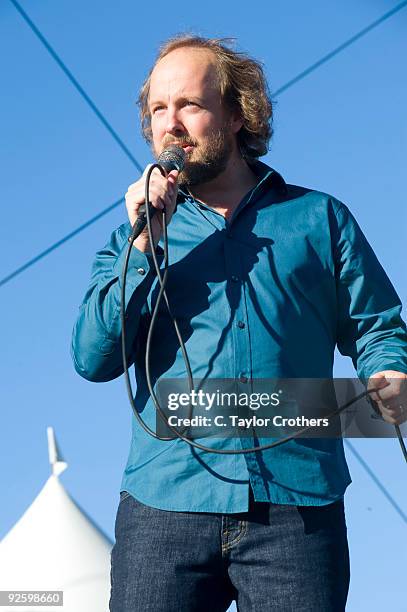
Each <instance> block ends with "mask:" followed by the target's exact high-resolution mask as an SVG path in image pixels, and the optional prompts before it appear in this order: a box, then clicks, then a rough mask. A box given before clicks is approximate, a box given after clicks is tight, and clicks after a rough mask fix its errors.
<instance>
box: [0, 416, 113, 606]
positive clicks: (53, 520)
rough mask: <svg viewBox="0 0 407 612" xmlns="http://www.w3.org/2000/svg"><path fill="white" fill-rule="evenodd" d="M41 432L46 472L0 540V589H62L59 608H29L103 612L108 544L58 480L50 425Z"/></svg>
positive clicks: (107, 593)
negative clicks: (45, 436)
mask: <svg viewBox="0 0 407 612" xmlns="http://www.w3.org/2000/svg"><path fill="white" fill-rule="evenodd" d="M47 433H48V449H49V457H50V463H51V466H52V474H51V476H50V478H49V479H48V480H47V482H46V483H45V485H44V487H43V489H42V490H41V492H40V493H39V494H38V496H37V497H36V498H35V499H34V501H33V502H32V504H31V506H30V507H29V508H28V509H27V510H26V512H25V513H24V514H23V516H22V517H21V518H20V520H19V521H18V522H17V523H16V524H15V525H14V527H12V529H11V530H10V531H9V533H8V534H7V535H6V536H5V537H4V538H3V540H2V541H1V542H0V590H3V591H12V590H21V591H30V590H33V591H41V590H46V591H50V590H52V591H63V607H54V606H52V607H49V606H46V607H45V606H41V605H38V606H34V607H32V606H30V607H27V611H28V610H30V612H34V611H38V610H43V611H44V612H47V611H48V612H50V611H51V610H53V611H55V612H57V611H58V610H60V611H62V610H63V611H64V612H108V610H109V596H110V551H111V548H112V542H111V541H110V540H109V539H108V538H107V537H106V536H105V534H103V533H102V531H101V530H100V529H99V528H98V527H97V526H96V525H95V524H94V523H93V522H92V520H91V519H90V517H88V516H87V515H86V514H85V513H84V511H83V510H82V509H81V508H80V507H79V506H78V505H77V504H76V503H75V501H74V500H73V499H72V498H71V497H70V496H69V495H68V493H67V492H66V491H65V489H64V487H63V486H62V485H61V483H60V482H59V479H58V475H59V474H60V473H61V472H62V471H63V470H65V469H66V467H67V464H66V463H65V462H64V461H63V460H62V457H61V455H60V453H59V450H58V447H57V444H56V441H55V436H54V432H53V429H52V428H51V427H48V430H47ZM13 609H14V608H13ZM18 609H19V610H22V609H23V608H22V607H19V608H18Z"/></svg>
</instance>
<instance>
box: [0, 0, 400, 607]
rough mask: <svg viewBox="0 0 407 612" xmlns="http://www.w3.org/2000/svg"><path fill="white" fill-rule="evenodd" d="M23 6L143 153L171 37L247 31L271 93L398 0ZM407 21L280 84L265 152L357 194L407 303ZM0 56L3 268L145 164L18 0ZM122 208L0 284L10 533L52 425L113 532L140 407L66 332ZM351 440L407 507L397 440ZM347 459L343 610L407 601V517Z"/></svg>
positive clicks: (2, 511)
mask: <svg viewBox="0 0 407 612" xmlns="http://www.w3.org/2000/svg"><path fill="white" fill-rule="evenodd" d="M21 4H22V6H23V7H24V8H25V9H26V10H27V11H28V13H29V14H30V16H31V17H32V19H33V20H34V21H35V22H36V24H37V26H38V27H39V28H40V29H41V31H42V32H43V34H44V35H46V37H47V38H48V40H49V41H50V43H51V44H52V45H53V46H54V47H55V49H56V50H57V52H58V53H59V54H60V55H61V57H62V58H63V59H64V61H65V62H66V64H67V65H68V66H69V68H70V69H71V70H72V72H73V73H74V75H75V76H76V78H77V79H78V81H79V82H80V83H81V85H82V86H83V87H84V88H85V89H86V91H87V93H88V94H89V95H90V96H91V97H92V98H93V100H94V101H95V102H96V103H97V105H98V107H99V108H100V109H101V111H102V112H103V113H104V114H105V116H106V117H107V118H108V120H109V121H110V122H111V124H112V125H113V127H114V128H115V129H116V130H117V132H118V133H119V134H120V136H121V137H122V139H123V140H124V141H125V142H126V144H127V146H128V147H129V148H130V149H131V151H132V152H133V154H134V155H135V157H136V158H137V159H138V161H139V162H140V164H141V165H142V166H144V165H145V164H146V163H147V162H149V161H150V152H149V149H148V147H147V146H146V144H145V143H144V142H143V141H142V139H141V137H140V132H139V125H138V115H137V109H136V106H135V99H136V96H137V91H138V88H139V86H140V84H141V81H142V79H143V78H144V77H145V75H146V72H147V70H148V68H149V66H150V64H151V62H152V60H153V57H154V55H155V52H156V49H157V46H158V45H159V43H160V42H162V41H163V40H164V39H166V38H167V37H168V36H170V35H173V34H175V33H177V32H179V31H186V30H189V31H190V30H192V31H194V32H196V33H200V34H202V35H204V36H233V37H236V38H237V40H238V48H240V49H243V50H246V51H248V52H249V53H250V54H252V55H254V56H255V57H257V58H259V59H260V60H262V61H263V62H264V64H265V67H266V72H267V75H268V78H269V82H270V86H271V89H272V91H273V90H274V91H276V90H277V89H278V88H279V87H280V86H281V85H283V84H284V83H285V82H286V81H288V80H289V79H291V78H292V77H293V76H295V75H296V74H297V73H298V72H300V71H301V70H303V69H305V68H307V67H308V66H309V65H310V64H312V63H313V62H315V61H317V60H318V59H319V58H320V57H321V56H323V55H324V54H326V53H328V52H329V51H331V50H332V49H333V48H335V47H336V46H337V45H339V44H340V43H342V42H343V41H344V40H346V39H347V38H349V37H350V36H352V35H353V34H355V33H356V32H358V31H359V30H360V29H362V28H363V27H365V26H366V25H368V24H369V23H370V22H372V21H374V20H375V19H377V18H378V17H380V16H381V15H382V14H384V13H385V12H386V11H388V10H389V9H391V8H392V7H393V6H395V5H396V2H395V3H393V2H389V1H384V0H359V1H358V2H354V1H351V0H340V1H339V0H324V1H322V0H313V1H312V2H302V1H300V0H284V1H283V0H277V1H274V2H270V1H268V2H266V1H265V0H259V1H258V2H257V3H255V4H251V5H247V4H241V5H238V4H237V3H235V2H229V1H226V2H219V1H216V2H215V1H214V0H206V2H204V3H198V2H196V3H193V2H188V3H182V2H177V3H175V4H173V5H170V4H169V3H166V2H163V1H162V0H157V1H156V2H155V3H154V4H152V3H147V2H145V3H139V2H137V3H136V2H132V1H130V0H119V1H117V2H114V3H111V2H100V0H98V1H96V0H86V2H68V0H58V2H55V0H54V1H50V0H48V1H46V0H36V1H34V0H31V1H28V0H21ZM406 25H407V8H405V9H403V10H402V11H400V12H398V13H397V14H396V15H394V16H393V17H392V18H390V19H389V20H387V21H385V22H384V23H383V24H382V25H381V26H379V27H378V28H377V29H375V30H374V31H372V32H370V33H369V34H368V35H367V36H366V37H364V38H362V39H361V40H359V41H358V42H356V43H355V44H354V45H353V46H351V47H350V48H348V49H346V50H345V51H343V52H342V53H340V54H339V55H338V56H336V57H335V58H334V59H333V60H331V61H330V62H329V63H327V64H325V65H324V66H322V67H320V68H319V69H318V70H316V71H315V72H314V73H312V74H311V75H310V76H308V77H307V78H306V79H304V80H303V81H301V82H300V83H298V84H296V85H295V86H293V87H292V88H290V89H289V90H287V91H286V92H285V93H283V94H282V95H281V96H280V97H279V98H278V103H277V105H276V114H275V137H274V141H273V144H272V147H271V150H270V153H269V154H268V155H267V157H265V158H263V159H264V161H266V162H267V163H269V164H270V165H272V166H273V167H275V168H276V169H278V170H279V171H280V172H281V173H282V174H283V175H284V177H285V178H286V180H287V181H289V182H292V183H297V184H302V185H306V186H308V187H313V188H316V189H320V190H323V191H328V192H330V193H332V194H334V195H336V196H337V197H338V198H339V199H341V200H343V201H344V202H345V203H346V204H347V205H348V206H349V207H350V209H351V210H352V212H353V213H354V215H355V216H356V218H357V219H358V221H359V223H360V224H361V226H362V228H363V230H364V232H365V234H366V235H367V237H368V239H369V241H370V242H371V244H372V246H373V247H374V249H375V251H376V253H377V255H378V257H379V259H380V260H381V262H382V264H383V266H384V267H385V269H386V271H387V273H388V274H389V276H390V278H391V280H392V281H393V283H394V285H395V287H396V289H397V291H398V293H399V295H400V297H401V299H402V301H403V302H404V303H405V302H406V298H407V279H406V271H405V270H406V264H405V261H406V259H405V245H406V228H407V223H406V221H407V213H406V206H405V200H406V197H405V195H406V194H405V191H406V190H405V181H406V176H405V169H406V148H407V146H406V144H407V122H406V114H405V109H406V108H407V87H406V81H405V78H404V77H403V76H402V75H403V70H404V69H403V65H404V64H405V57H406V56H407V39H406V36H405V32H406ZM0 65H1V74H2V96H1V101H0V117H1V124H2V125H1V133H2V139H1V148H0V156H1V159H0V167H1V170H2V173H1V174H2V180H1V183H0V194H1V202H2V206H1V211H2V212H1V214H2V223H1V225H0V240H1V245H2V252H3V257H2V266H1V277H3V276H6V275H7V274H8V273H11V272H12V271H13V270H14V269H15V268H17V267H18V266H20V265H22V264H23V263H24V262H25V261H27V260H28V259H30V258H32V257H34V256H35V255H37V254H38V253H39V252H40V251H42V250H43V249H44V248H46V247H48V246H49V245H50V244H52V243H53V242H54V241H56V240H58V239H59V238H61V237H63V236H64V235H65V234H67V233H68V232H70V231H71V230H73V229H74V228H76V227H77V226H78V225H80V224H81V223H84V222H85V221H87V220H88V219H89V218H90V217H92V216H93V215H95V214H97V213H98V212H99V211H100V210H102V209H103V208H105V207H106V206H108V205H109V204H111V203H113V202H114V201H115V200H116V199H118V198H119V197H121V196H122V195H123V194H124V193H125V191H126V190H127V186H128V185H129V184H130V183H132V182H134V181H135V180H137V178H138V172H137V170H136V169H135V168H134V166H133V165H132V164H131V163H130V161H129V160H128V159H127V158H126V157H125V155H124V154H123V152H122V151H121V150H120V149H119V147H118V146H117V144H116V143H115V142H114V141H113V139H112V138H111V136H110V135H109V134H108V133H107V131H106V130H105V129H104V128H103V126H102V125H101V124H100V122H99V121H98V119H97V118H96V117H95V115H94V114H93V113H92V112H91V110H90V109H89V108H88V107H87V106H86V104H85V103H84V101H83V100H82V98H81V97H80V96H79V95H78V93H77V91H75V90H74V88H73V87H72V85H71V84H70V83H69V82H68V80H67V78H66V76H65V75H64V74H63V73H62V72H61V70H60V68H59V67H58V66H57V65H56V63H55V62H54V61H53V60H52V59H51V57H50V56H49V54H48V53H47V52H46V50H45V49H44V47H43V46H42V45H41V44H40V43H39V41H38V40H37V39H36V38H35V36H34V35H33V33H32V32H31V31H30V30H29V28H28V27H27V25H26V24H25V23H24V22H23V20H22V18H21V16H20V15H19V14H18V13H17V11H16V10H15V8H14V7H13V5H12V4H11V3H10V2H9V0H4V1H3V2H2V3H1V5H0ZM125 220H126V215H125V210H124V208H123V209H121V208H119V209H116V210H115V211H114V212H112V213H110V214H109V215H107V216H106V217H104V218H103V219H101V220H100V221H99V222H97V223H96V224H94V225H93V226H92V227H90V228H88V229H87V230H86V231H84V232H83V233H82V234H80V235H79V236H77V237H75V238H74V239H72V240H71V241H69V242H68V243H66V244H65V245H63V246H62V247H61V248H59V249H58V250H56V251H55V252H54V253H52V254H51V255H49V256H48V257H46V258H45V259H43V260H42V261H40V262H39V263H38V264H36V265H35V266H33V267H32V268H30V269H28V270H26V271H25V272H24V273H22V274H21V275H19V276H18V277H16V278H15V279H13V280H12V281H10V282H9V283H8V284H6V285H4V286H3V287H1V288H0V296H1V300H0V308H1V315H0V316H1V322H2V338H3V341H2V346H3V351H2V368H1V374H2V383H1V390H0V402H1V407H2V421H1V428H0V446H1V449H2V457H3V459H2V462H1V468H0V469H1V488H2V491H3V503H2V505H1V507H0V538H1V537H3V536H4V535H5V534H6V533H7V531H8V530H9V529H10V528H11V526H12V525H13V524H14V522H15V521H16V520H17V519H18V518H19V517H20V515H21V514H22V513H23V512H24V510H25V509H26V508H27V506H28V505H29V504H30V503H31V501H32V500H33V498H34V496H35V495H36V494H37V493H38V492H39V490H40V489H41V487H42V485H43V483H44V482H45V480H46V479H47V477H48V474H49V466H48V458H47V440H46V427H47V426H48V425H52V426H53V427H54V428H55V431H56V434H57V438H58V440H59V442H60V445H61V447H62V449H63V452H64V455H65V458H66V460H67V461H68V462H69V468H68V470H67V471H66V472H65V473H64V474H63V476H62V477H61V481H62V482H63V484H64V485H65V486H66V488H67V490H68V491H69V492H70V493H71V494H72V495H73V497H74V498H75V499H77V500H78V501H79V503H80V504H81V505H82V506H83V507H84V508H85V509H86V511H87V512H88V513H89V514H90V515H91V516H92V517H93V518H94V520H95V521H96V522H97V523H98V524H99V525H100V526H101V527H102V529H104V530H105V531H106V532H107V533H108V534H109V535H110V536H111V537H113V527H114V519H115V513H116V509H117V504H118V493H119V484H120V480H121V476H122V471H123V469H124V465H125V462H126V459H127V453H128V449H129V443H130V433H131V432H130V423H131V408H130V406H129V405H128V401H127V398H126V392H125V387H124V381H123V380H122V379H119V380H116V381H114V382H111V383H107V384H94V383H89V382H86V381H85V380H82V379H81V378H80V377H79V376H78V375H77V374H76V373H75V372H74V370H73V367H72V364H71V359H70V355H69V343H70V334H71V329H72V325H73V323H74V320H75V318H76V314H77V309H78V306H79V303H80V302H81V300H82V297H83V294H84V292H85V289H86V286H87V283H88V279H89V272H90V266H91V262H92V260H93V256H94V253H95V251H96V250H98V249H99V248H101V247H102V246H103V245H104V244H105V242H106V240H107V238H108V237H109V235H110V233H111V231H112V230H113V229H114V228H115V227H117V226H118V225H119V224H120V223H122V222H123V221H125ZM405 315H406V311H405V310H404V317H405ZM335 373H336V375H337V376H352V375H353V373H354V371H353V367H352V364H351V363H350V362H349V360H347V359H343V358H341V357H340V356H338V359H337V360H336V366H335ZM351 442H352V444H353V445H354V447H355V448H356V449H357V451H358V452H359V453H360V455H361V456H362V457H363V458H364V460H365V461H366V462H367V463H368V464H369V466H370V467H371V469H372V470H373V471H374V473H375V474H376V475H377V477H378V478H380V480H381V481H382V483H383V484H384V485H385V486H386V488H387V489H388V491H389V492H390V493H391V494H392V495H393V497H394V498H395V499H396V500H397V502H398V504H399V506H401V507H402V508H403V510H404V512H405V513H407V493H406V485H405V483H406V466H405V464H404V463H403V459H402V456H401V452H400V450H399V447H398V443H397V441H396V440H352V441H351ZM347 456H348V460H349V466H350V470H351V474H352V477H353V484H352V485H351V486H350V488H349V489H348V492H347V494H346V507H347V522H348V530H349V540H350V549H351V571H352V579H351V590H350V597H349V606H348V610H349V611H351V612H353V611H355V612H356V611H357V612H360V611H361V610H367V609H369V611H370V612H375V611H379V610H380V611H381V610H383V608H386V609H389V610H392V612H402V610H405V609H406V605H407V604H406V600H405V592H404V588H405V586H404V585H405V569H406V562H407V558H406V547H405V541H406V533H407V524H406V523H405V522H403V520H402V518H401V517H400V516H399V514H397V512H396V511H395V510H394V508H393V507H392V506H391V505H390V504H389V502H388V501H387V500H386V498H385V497H384V495H383V494H382V492H381V491H380V490H379V489H378V488H377V486H376V485H375V484H374V483H373V481H372V480H371V479H370V478H369V476H368V475H367V474H366V472H365V471H364V469H363V468H362V466H361V465H360V463H359V462H358V461H357V460H356V459H355V458H354V456H353V455H352V453H350V452H349V450H348V449H347ZM403 593H404V597H403Z"/></svg>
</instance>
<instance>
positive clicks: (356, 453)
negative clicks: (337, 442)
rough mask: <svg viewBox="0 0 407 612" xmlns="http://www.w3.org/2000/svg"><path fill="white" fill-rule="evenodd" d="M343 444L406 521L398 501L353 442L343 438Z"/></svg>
mask: <svg viewBox="0 0 407 612" xmlns="http://www.w3.org/2000/svg"><path fill="white" fill-rule="evenodd" d="M345 444H346V446H347V447H348V448H349V449H350V450H351V451H352V453H353V454H354V455H355V457H356V459H357V460H358V461H359V463H360V465H361V466H362V467H363V468H364V470H365V471H366V472H367V473H368V474H369V476H370V478H371V479H372V480H373V482H374V483H375V485H376V486H377V487H379V489H380V491H381V492H382V493H383V495H384V496H385V497H386V499H387V500H388V501H389V502H390V504H391V505H392V506H393V508H394V509H395V511H396V512H397V513H398V514H399V515H400V516H401V518H402V519H403V521H404V522H405V523H407V515H406V514H405V513H404V512H403V510H402V509H401V508H400V506H399V505H398V503H397V502H396V501H395V499H393V497H392V496H391V495H390V493H389V492H388V490H387V489H386V487H385V486H384V485H383V484H382V483H381V481H380V480H379V478H378V477H377V476H376V474H375V473H374V472H373V471H372V470H371V469H370V467H369V466H368V464H367V463H366V461H365V460H364V459H363V458H362V457H361V456H360V455H359V453H358V452H357V450H356V448H355V447H354V446H353V444H351V443H350V442H349V440H346V439H345Z"/></svg>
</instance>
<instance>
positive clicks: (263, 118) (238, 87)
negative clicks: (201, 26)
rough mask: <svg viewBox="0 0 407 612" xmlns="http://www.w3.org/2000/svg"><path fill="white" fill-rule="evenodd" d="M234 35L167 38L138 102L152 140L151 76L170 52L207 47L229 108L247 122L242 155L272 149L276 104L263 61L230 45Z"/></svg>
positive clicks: (242, 131)
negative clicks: (149, 102) (271, 94)
mask: <svg viewBox="0 0 407 612" xmlns="http://www.w3.org/2000/svg"><path fill="white" fill-rule="evenodd" d="M233 43H234V39H231V38H202V37H200V36H195V35H192V34H179V35H177V36H175V37H173V38H170V39H169V40H167V41H166V42H165V43H164V44H163V45H162V46H161V47H160V49H159V52H158V56H157V58H156V60H155V63H154V65H153V67H152V68H151V70H150V72H149V74H148V77H147V79H146V80H145V81H144V83H143V86H142V88H141V90H140V93H139V97H138V100H137V103H138V105H139V108H140V119H141V130H142V134H143V136H144V138H145V139H146V141H147V142H149V143H151V140H152V132H151V114H150V111H149V107H148V97H149V93H150V77H151V74H152V72H153V70H154V67H155V66H156V65H157V63H158V62H159V61H160V60H161V59H162V58H163V57H165V56H166V55H168V54H169V53H171V51H175V49H179V48H181V47H191V48H199V49H207V50H209V51H212V52H213V54H214V56H215V62H216V68H217V72H218V78H219V85H220V93H221V97H222V101H223V103H224V104H225V106H226V108H229V109H230V110H231V111H237V112H238V113H239V114H240V116H241V118H242V120H243V125H242V127H241V129H240V130H239V132H238V134H237V140H238V145H239V148H240V151H241V153H242V156H243V157H244V158H245V159H246V160H248V161H250V160H254V159H257V158H258V157H261V156H262V155H265V154H266V153H267V151H268V145H269V141H270V139H271V136H272V133H273V128H272V120H273V103H272V100H271V97H270V93H269V89H268V85H267V81H266V77H265V75H264V71H263V67H262V65H261V63H260V62H258V61H257V60H254V59H252V58H251V57H249V56H248V55H246V54H245V53H242V52H237V51H234V50H233V49H231V48H230V46H231V45H232V44H233Z"/></svg>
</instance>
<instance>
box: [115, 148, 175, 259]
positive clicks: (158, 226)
mask: <svg viewBox="0 0 407 612" xmlns="http://www.w3.org/2000/svg"><path fill="white" fill-rule="evenodd" d="M157 163H158V164H159V165H160V166H161V167H162V168H163V169H164V170H165V172H166V176H163V175H162V174H161V172H160V170H159V169H158V168H154V170H153V171H152V173H151V176H150V183H149V196H150V198H149V199H150V209H149V210H150V217H151V229H152V234H153V240H154V245H153V246H151V245H150V242H149V238H148V231H147V226H146V217H145V212H144V211H145V187H146V180H147V174H148V172H149V169H150V168H151V166H152V164H149V165H148V166H147V168H146V169H145V170H144V172H143V175H142V177H141V178H140V179H139V180H138V181H137V182H136V183H133V184H132V185H130V186H129V188H128V190H127V193H126V196H125V198H126V208H127V214H128V216H129V221H130V223H131V226H132V227H133V228H135V227H136V225H135V224H137V227H138V228H139V231H140V230H141V229H142V231H141V233H140V235H139V236H138V237H137V238H136V240H135V241H134V243H133V246H135V247H136V248H137V249H139V250H140V251H142V252H144V253H145V252H151V250H152V249H153V248H155V247H156V246H157V244H158V242H159V240H160V238H161V235H162V232H163V227H162V216H161V215H155V212H156V211H157V210H163V209H164V207H165V210H166V216H167V222H168V223H169V222H170V220H171V217H172V215H173V212H174V210H175V205H176V201H177V193H178V186H177V180H178V175H179V173H180V172H181V171H182V169H183V167H184V163H185V152H184V150H183V149H182V148H181V147H178V146H175V145H169V146H168V147H167V148H166V149H164V151H162V153H161V154H160V156H159V158H158V160H157Z"/></svg>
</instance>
